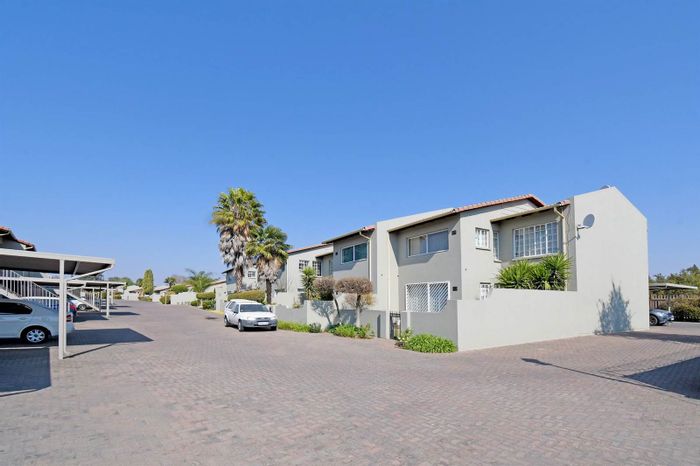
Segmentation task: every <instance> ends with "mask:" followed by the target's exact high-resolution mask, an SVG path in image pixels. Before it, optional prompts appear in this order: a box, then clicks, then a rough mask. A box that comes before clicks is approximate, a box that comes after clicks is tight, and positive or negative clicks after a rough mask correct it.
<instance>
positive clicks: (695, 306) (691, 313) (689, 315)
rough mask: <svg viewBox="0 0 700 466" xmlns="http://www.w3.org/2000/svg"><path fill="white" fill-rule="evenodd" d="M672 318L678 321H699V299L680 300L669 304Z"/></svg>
mask: <svg viewBox="0 0 700 466" xmlns="http://www.w3.org/2000/svg"><path fill="white" fill-rule="evenodd" d="M671 312H673V318H674V319H675V320H679V321H686V322H699V321H700V298H681V299H676V300H675V301H673V302H672V303H671Z"/></svg>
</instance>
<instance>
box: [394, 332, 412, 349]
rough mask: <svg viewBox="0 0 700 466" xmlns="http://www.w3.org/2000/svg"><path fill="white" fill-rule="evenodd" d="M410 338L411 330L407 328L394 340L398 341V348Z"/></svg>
mask: <svg viewBox="0 0 700 466" xmlns="http://www.w3.org/2000/svg"><path fill="white" fill-rule="evenodd" d="M412 337H413V330H412V329H410V328H407V329H406V330H403V331H402V332H401V333H399V335H398V337H397V338H396V340H397V341H398V344H399V346H403V345H405V344H406V342H407V341H408V340H410V339H411V338H412Z"/></svg>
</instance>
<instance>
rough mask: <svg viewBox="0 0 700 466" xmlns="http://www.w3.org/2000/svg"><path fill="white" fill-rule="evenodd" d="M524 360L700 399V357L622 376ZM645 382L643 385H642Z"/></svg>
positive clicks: (528, 360)
mask: <svg viewBox="0 0 700 466" xmlns="http://www.w3.org/2000/svg"><path fill="white" fill-rule="evenodd" d="M520 359H521V360H522V361H523V362H526V363H529V364H535V365H538V366H543V367H552V368H555V369H561V370H565V371H568V372H574V373H576V374H580V375H585V376H589V377H595V378H597V379H602V380H608V381H610V382H616V383H623V384H628V385H635V386H637V387H642V388H651V389H653V390H660V391H664V392H673V393H678V394H680V395H683V396H686V397H688V398H696V399H700V357H697V358H693V359H688V360H686V361H681V362H677V363H674V364H669V365H667V366H661V367H657V368H655V369H651V370H648V371H643V372H637V373H636V374H631V375H623V376H622V378H618V377H615V376H608V375H603V374H598V373H595V372H589V371H584V370H580V369H574V368H572V367H565V366H560V365H558V364H552V363H549V362H545V361H542V360H539V359H534V358H520ZM642 384H643V385H642Z"/></svg>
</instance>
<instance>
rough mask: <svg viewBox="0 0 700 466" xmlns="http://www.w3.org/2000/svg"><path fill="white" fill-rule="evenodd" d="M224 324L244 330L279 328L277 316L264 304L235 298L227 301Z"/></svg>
mask: <svg viewBox="0 0 700 466" xmlns="http://www.w3.org/2000/svg"><path fill="white" fill-rule="evenodd" d="M224 325H225V326H226V327H231V326H233V327H238V331H240V332H244V331H245V330H246V329H247V328H267V329H270V330H277V316H276V315H275V313H274V312H272V311H271V310H270V309H268V308H267V306H263V305H262V304H260V303H258V302H255V301H249V300H247V299H235V300H233V301H229V302H227V303H226V307H225V308H224Z"/></svg>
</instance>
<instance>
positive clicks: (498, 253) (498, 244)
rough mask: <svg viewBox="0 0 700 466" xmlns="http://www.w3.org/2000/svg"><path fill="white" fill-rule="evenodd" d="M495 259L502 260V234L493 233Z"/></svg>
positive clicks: (495, 231) (498, 232)
mask: <svg viewBox="0 0 700 466" xmlns="http://www.w3.org/2000/svg"><path fill="white" fill-rule="evenodd" d="M493 258H494V259H496V260H501V232H500V231H497V230H494V231H493Z"/></svg>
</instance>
